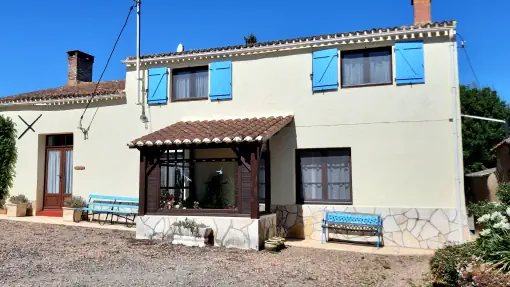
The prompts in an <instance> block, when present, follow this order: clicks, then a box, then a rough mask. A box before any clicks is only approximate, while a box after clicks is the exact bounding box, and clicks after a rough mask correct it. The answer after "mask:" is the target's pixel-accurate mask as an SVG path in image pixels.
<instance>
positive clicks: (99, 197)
mask: <svg viewBox="0 0 510 287" xmlns="http://www.w3.org/2000/svg"><path fill="white" fill-rule="evenodd" d="M89 199H105V200H115V201H132V202H138V198H136V197H122V196H111V195H99V194H90V195H89Z"/></svg>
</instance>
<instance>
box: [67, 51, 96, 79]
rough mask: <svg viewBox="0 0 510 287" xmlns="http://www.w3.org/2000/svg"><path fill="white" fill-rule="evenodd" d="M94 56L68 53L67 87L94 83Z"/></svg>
mask: <svg viewBox="0 0 510 287" xmlns="http://www.w3.org/2000/svg"><path fill="white" fill-rule="evenodd" d="M93 64H94V56H92V55H89V54H87V53H83V52H82V51H78V50H73V51H68V52H67V85H68V86H72V85H76V84H78V83H80V82H92V65H93Z"/></svg>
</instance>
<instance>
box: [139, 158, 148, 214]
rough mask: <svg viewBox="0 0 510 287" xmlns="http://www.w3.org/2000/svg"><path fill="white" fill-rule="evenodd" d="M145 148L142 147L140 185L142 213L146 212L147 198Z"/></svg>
mask: <svg viewBox="0 0 510 287" xmlns="http://www.w3.org/2000/svg"><path fill="white" fill-rule="evenodd" d="M144 153H145V150H144V149H140V183H139V184H140V186H139V191H138V213H139V214H140V215H144V214H145V202H146V200H147V197H146V193H145V187H146V185H145V179H146V174H147V170H146V169H147V165H146V163H147V161H146V160H145V154H144Z"/></svg>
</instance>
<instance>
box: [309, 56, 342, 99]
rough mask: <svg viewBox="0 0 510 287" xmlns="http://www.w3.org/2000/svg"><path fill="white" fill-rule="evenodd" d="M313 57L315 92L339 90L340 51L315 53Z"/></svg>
mask: <svg viewBox="0 0 510 287" xmlns="http://www.w3.org/2000/svg"><path fill="white" fill-rule="evenodd" d="M312 57H313V61H312V70H313V72H312V73H313V75H312V85H313V88H312V89H313V91H325V90H336V89H338V49H336V48H335V49H327V50H321V51H315V52H313V54H312Z"/></svg>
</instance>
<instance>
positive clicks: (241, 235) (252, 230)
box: [136, 214, 276, 250]
mask: <svg viewBox="0 0 510 287" xmlns="http://www.w3.org/2000/svg"><path fill="white" fill-rule="evenodd" d="M186 218H188V219H192V220H194V221H195V222H196V223H197V224H200V223H203V224H205V225H206V226H207V227H209V228H211V229H212V230H213V235H214V245H215V246H221V247H235V248H241V249H254V250H260V249H261V248H263V246H264V241H265V240H266V239H268V238H270V237H272V236H275V231H276V214H268V215H263V216H261V217H260V219H251V218H247V217H211V216H166V215H144V216H139V217H137V218H136V238H137V239H161V240H168V241H173V238H174V235H177V234H174V233H175V230H176V229H175V227H174V226H173V225H172V223H174V222H176V221H184V220H185V219H186Z"/></svg>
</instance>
